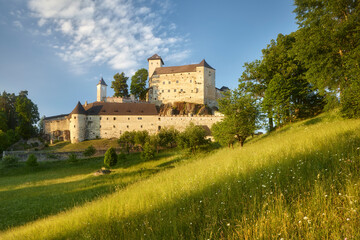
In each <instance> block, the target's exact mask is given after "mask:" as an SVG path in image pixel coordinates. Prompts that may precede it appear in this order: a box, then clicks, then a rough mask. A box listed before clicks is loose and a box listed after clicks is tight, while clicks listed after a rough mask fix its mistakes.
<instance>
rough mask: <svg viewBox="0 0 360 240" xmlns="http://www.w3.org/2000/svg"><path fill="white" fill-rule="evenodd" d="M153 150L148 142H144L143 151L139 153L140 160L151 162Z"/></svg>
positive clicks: (153, 155) (153, 154)
mask: <svg viewBox="0 0 360 240" xmlns="http://www.w3.org/2000/svg"><path fill="white" fill-rule="evenodd" d="M155 151H156V150H155V148H154V146H152V145H151V144H150V143H149V142H146V143H145V145H144V150H143V151H142V152H141V155H140V156H141V159H142V160H145V161H148V160H152V159H154V157H155Z"/></svg>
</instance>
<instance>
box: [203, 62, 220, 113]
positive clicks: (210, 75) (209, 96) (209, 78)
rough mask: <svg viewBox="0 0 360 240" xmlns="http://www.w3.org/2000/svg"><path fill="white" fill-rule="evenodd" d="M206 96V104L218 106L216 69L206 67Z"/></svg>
mask: <svg viewBox="0 0 360 240" xmlns="http://www.w3.org/2000/svg"><path fill="white" fill-rule="evenodd" d="M204 96H205V104H206V105H208V106H209V107H214V106H217V102H216V99H217V98H216V88H215V70H214V69H211V68H204Z"/></svg>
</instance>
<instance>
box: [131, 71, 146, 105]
mask: <svg viewBox="0 0 360 240" xmlns="http://www.w3.org/2000/svg"><path fill="white" fill-rule="evenodd" d="M147 78H148V71H147V70H146V69H145V68H141V69H139V70H137V71H136V73H135V74H134V76H132V77H131V85H130V93H131V94H133V95H134V96H135V98H137V99H140V100H145V99H146V92H147V91H146V80H147Z"/></svg>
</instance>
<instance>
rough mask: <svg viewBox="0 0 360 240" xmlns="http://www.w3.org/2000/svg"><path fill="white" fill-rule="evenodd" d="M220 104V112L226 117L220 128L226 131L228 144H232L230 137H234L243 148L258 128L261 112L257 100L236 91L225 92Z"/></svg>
mask: <svg viewBox="0 0 360 240" xmlns="http://www.w3.org/2000/svg"><path fill="white" fill-rule="evenodd" d="M218 103H219V111H220V112H221V113H223V114H224V115H225V117H224V119H223V120H222V121H223V123H222V125H220V128H221V129H226V131H225V134H226V135H227V138H226V139H227V141H228V144H229V143H231V141H230V136H231V135H232V136H233V137H235V138H236V139H237V140H238V141H239V142H240V145H241V146H243V145H244V142H245V140H246V138H248V137H249V136H250V135H251V134H253V133H254V131H255V130H256V129H257V128H258V125H257V123H258V120H259V110H258V106H257V104H256V100H255V99H254V98H252V97H251V95H250V94H246V93H245V92H242V91H241V90H234V91H227V92H225V94H224V97H223V98H221V99H219V100H218ZM216 128H217V127H215V129H216ZM221 141H223V140H221Z"/></svg>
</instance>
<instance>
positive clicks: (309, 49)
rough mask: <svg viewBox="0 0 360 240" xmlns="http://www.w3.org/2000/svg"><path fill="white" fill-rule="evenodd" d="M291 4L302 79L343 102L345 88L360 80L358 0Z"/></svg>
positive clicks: (302, 0)
mask: <svg viewBox="0 0 360 240" xmlns="http://www.w3.org/2000/svg"><path fill="white" fill-rule="evenodd" d="M295 6H296V9H295V11H294V12H295V13H296V15H297V17H296V18H297V20H298V24H299V27H300V29H299V30H298V42H297V44H296V45H297V52H298V59H300V60H301V61H302V62H304V64H305V67H306V68H307V69H308V70H307V72H306V78H307V79H308V81H310V82H311V83H313V84H314V85H316V86H317V87H318V88H319V90H320V91H321V92H323V93H332V94H328V95H329V96H333V95H339V96H340V102H341V104H343V100H344V94H346V93H347V92H346V91H345V90H346V89H347V88H353V87H354V85H352V84H353V82H356V81H357V82H358V81H360V66H359V62H360V55H359V47H360V21H359V16H360V2H359V1H353V0H316V1H314V0H295ZM355 97H357V98H359V97H360V93H358V94H357V95H356V96H355ZM345 98H346V97H345ZM346 107H347V108H348V107H349V105H346Z"/></svg>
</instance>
